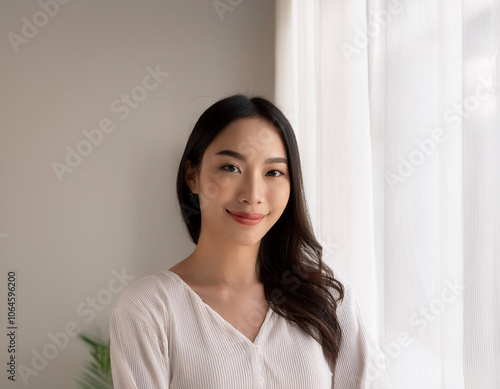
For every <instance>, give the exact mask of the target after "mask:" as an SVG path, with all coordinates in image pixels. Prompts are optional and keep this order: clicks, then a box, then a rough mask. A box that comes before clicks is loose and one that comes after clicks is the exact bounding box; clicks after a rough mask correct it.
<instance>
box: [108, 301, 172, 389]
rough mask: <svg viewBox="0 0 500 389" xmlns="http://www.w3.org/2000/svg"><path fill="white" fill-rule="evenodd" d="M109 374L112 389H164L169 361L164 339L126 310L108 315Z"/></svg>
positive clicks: (168, 379)
mask: <svg viewBox="0 0 500 389" xmlns="http://www.w3.org/2000/svg"><path fill="white" fill-rule="evenodd" d="M109 318H110V324H109V326H110V355H111V373H112V376H113V386H114V388H115V389H155V388H162V389H167V388H168V387H169V382H170V376H169V360H168V352H167V350H168V345H167V344H164V343H165V342H166V339H165V338H163V339H162V337H160V335H159V334H157V333H156V332H155V331H154V329H153V328H152V327H151V326H149V325H148V324H146V323H145V322H143V321H142V320H141V319H139V318H138V317H137V316H136V315H134V314H133V313H132V312H129V311H127V310H126V309H123V308H119V307H115V308H113V309H112V310H111V313H110V316H109Z"/></svg>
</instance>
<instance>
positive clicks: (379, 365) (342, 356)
mask: <svg viewBox="0 0 500 389" xmlns="http://www.w3.org/2000/svg"><path fill="white" fill-rule="evenodd" d="M344 286H345V295H344V300H343V301H342V302H341V305H340V306H339V308H338V310H337V315H338V319H339V321H340V325H341V328H342V342H341V346H340V352H339V357H338V360H337V365H336V367H335V373H334V375H333V388H335V389H390V388H391V385H390V383H389V379H388V377H387V374H386V371H385V368H384V367H383V366H384V363H383V359H381V358H380V357H381V355H382V353H381V351H380V350H379V348H378V346H377V345H376V344H375V342H374V341H373V339H371V338H370V337H369V336H368V334H367V332H366V329H365V327H364V325H363V321H362V316H361V312H360V308H359V304H358V301H357V299H356V296H355V294H354V291H353V290H352V289H351V287H350V286H349V284H346V283H344ZM380 361H382V362H380Z"/></svg>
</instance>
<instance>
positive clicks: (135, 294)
mask: <svg viewBox="0 0 500 389" xmlns="http://www.w3.org/2000/svg"><path fill="white" fill-rule="evenodd" d="M175 287H176V286H175V283H174V282H173V280H172V278H171V277H170V276H169V274H168V273H167V272H165V271H156V272H155V273H153V274H149V275H146V276H143V277H141V278H139V279H138V280H135V281H134V282H132V283H131V284H129V285H128V286H127V287H126V288H125V289H124V291H123V292H122V294H121V295H120V298H119V299H118V302H117V304H116V305H115V307H114V308H113V310H114V311H115V312H116V311H122V312H127V313H129V314H132V315H134V316H135V317H138V318H140V319H141V320H143V321H146V322H157V321H158V320H161V318H166V317H168V314H169V311H170V306H171V304H170V300H171V296H172V294H173V293H175Z"/></svg>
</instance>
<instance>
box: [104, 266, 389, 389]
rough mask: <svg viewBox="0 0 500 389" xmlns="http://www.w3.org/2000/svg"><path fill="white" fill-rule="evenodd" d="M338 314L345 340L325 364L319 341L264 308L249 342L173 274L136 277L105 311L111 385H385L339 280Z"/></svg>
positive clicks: (212, 388) (314, 388)
mask: <svg viewBox="0 0 500 389" xmlns="http://www.w3.org/2000/svg"><path fill="white" fill-rule="evenodd" d="M335 274H336V278H337V279H339V281H341V282H342V283H343V284H344V286H345V287H346V293H345V298H344V301H343V303H342V304H341V306H340V307H339V308H338V311H337V314H338V317H339V320H340V323H341V326H342V329H343V340H342V346H341V351H340V355H339V359H338V362H337V367H336V369H335V372H334V374H332V372H331V371H330V369H329V367H328V364H327V362H326V359H325V356H324V354H323V350H322V348H321V345H320V344H319V343H318V342H316V341H315V340H314V339H313V338H312V337H311V336H309V335H308V334H306V333H305V332H304V331H302V330H301V329H299V328H298V327H297V326H296V325H294V324H293V323H289V322H288V321H287V320H286V319H284V318H282V317H281V316H279V315H278V314H276V313H275V312H274V311H272V310H271V309H269V310H268V312H267V314H266V317H265V320H264V322H263V324H262V326H261V328H260V330H259V333H258V335H257V337H256V339H255V341H254V342H253V343H252V342H251V341H250V340H249V339H248V338H247V337H246V336H244V335H243V334H242V333H241V332H239V331H238V330H237V329H236V328H235V327H233V326H232V325H231V324H230V323H229V322H227V321H226V320H224V319H223V318H222V316H220V315H219V314H218V313H217V312H216V311H215V310H214V309H212V308H211V307H210V306H209V305H208V304H205V303H204V302H203V300H202V299H201V297H200V296H199V295H198V294H196V293H195V292H194V290H192V289H191V288H190V287H189V286H188V285H187V284H186V283H185V282H184V281H183V280H182V279H181V278H180V277H179V276H178V275H177V274H175V273H173V272H171V271H165V272H159V273H156V274H152V275H149V276H146V277H143V278H141V279H139V280H138V281H135V282H134V283H133V284H131V285H130V286H129V287H128V288H127V289H126V290H125V291H124V292H123V293H122V295H121V296H120V299H119V301H118V304H117V305H116V306H115V307H114V308H113V309H112V310H111V313H110V338H111V346H110V349H111V367H112V374H113V383H114V387H115V389H132V388H140V389H153V388H170V389H240V388H241V389H243V388H248V389H250V388H251V389H263V388H266V389H294V388H296V389H331V388H335V389H361V388H363V389H365V388H373V389H385V388H389V387H390V386H389V384H388V383H387V378H386V377H387V376H386V374H385V371H380V370H377V371H376V372H375V374H373V371H372V372H371V373H370V369H369V368H368V367H369V366H370V365H373V364H370V363H369V358H370V357H369V356H370V355H374V354H373V353H372V352H371V350H369V349H368V344H369V342H367V339H366V333H365V331H364V327H363V324H362V321H361V317H360V314H359V307H358V304H357V301H356V298H355V296H354V295H353V293H352V290H351V288H350V287H349V285H347V283H346V282H345V280H343V279H342V278H338V275H337V273H335Z"/></svg>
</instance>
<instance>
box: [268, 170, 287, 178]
mask: <svg viewBox="0 0 500 389" xmlns="http://www.w3.org/2000/svg"><path fill="white" fill-rule="evenodd" d="M271 172H276V173H279V175H277V176H276V175H273V176H272V177H279V176H283V175H284V173H283V172H280V171H279V170H270V171H269V173H271Z"/></svg>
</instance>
